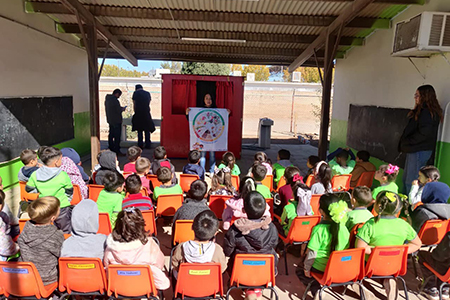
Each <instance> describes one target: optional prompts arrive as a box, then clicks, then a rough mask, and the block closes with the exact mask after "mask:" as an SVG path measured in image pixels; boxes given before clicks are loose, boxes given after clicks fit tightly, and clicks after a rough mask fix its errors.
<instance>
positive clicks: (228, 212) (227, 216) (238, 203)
mask: <svg viewBox="0 0 450 300" xmlns="http://www.w3.org/2000/svg"><path fill="white" fill-rule="evenodd" d="M225 204H226V207H225V209H224V210H223V213H222V220H223V229H225V230H228V229H229V228H230V226H231V220H232V219H233V217H234V218H236V219H239V218H247V214H246V213H244V212H243V211H242V208H244V199H242V198H239V199H236V198H231V199H228V200H227V201H225ZM264 216H267V217H269V218H270V206H269V205H268V204H267V205H266V211H265V212H264Z"/></svg>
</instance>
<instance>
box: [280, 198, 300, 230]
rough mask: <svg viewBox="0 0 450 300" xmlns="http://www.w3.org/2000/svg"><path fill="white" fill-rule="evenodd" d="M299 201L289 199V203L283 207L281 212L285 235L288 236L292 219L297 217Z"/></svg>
mask: <svg viewBox="0 0 450 300" xmlns="http://www.w3.org/2000/svg"><path fill="white" fill-rule="evenodd" d="M297 206H298V201H294V200H289V203H288V204H286V205H285V206H284V207H283V213H282V214H281V225H283V230H284V235H285V236H287V235H288V233H289V229H290V228H291V225H292V221H294V219H295V218H296V217H297Z"/></svg>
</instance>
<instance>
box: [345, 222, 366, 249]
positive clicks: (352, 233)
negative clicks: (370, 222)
mask: <svg viewBox="0 0 450 300" xmlns="http://www.w3.org/2000/svg"><path fill="white" fill-rule="evenodd" d="M363 225H364V223H358V224H356V225H355V226H353V228H352V229H351V230H350V243H349V248H355V243H356V234H358V230H359V229H360V228H361V227H362V226H363Z"/></svg>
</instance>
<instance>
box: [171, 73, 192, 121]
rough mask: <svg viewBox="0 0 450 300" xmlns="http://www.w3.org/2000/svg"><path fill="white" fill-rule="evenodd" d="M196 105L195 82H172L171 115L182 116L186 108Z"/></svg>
mask: <svg viewBox="0 0 450 300" xmlns="http://www.w3.org/2000/svg"><path fill="white" fill-rule="evenodd" d="M196 104H197V82H196V81H195V80H173V81H172V114H174V115H184V114H185V113H186V108H188V107H195V106H196Z"/></svg>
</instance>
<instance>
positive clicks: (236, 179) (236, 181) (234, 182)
mask: <svg viewBox="0 0 450 300" xmlns="http://www.w3.org/2000/svg"><path fill="white" fill-rule="evenodd" d="M231 184H232V185H233V186H234V188H235V189H236V191H237V190H239V176H238V175H231Z"/></svg>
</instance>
